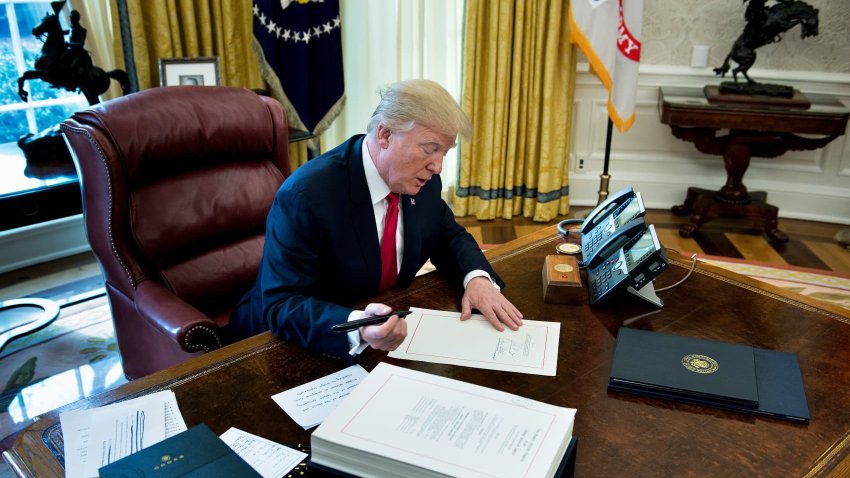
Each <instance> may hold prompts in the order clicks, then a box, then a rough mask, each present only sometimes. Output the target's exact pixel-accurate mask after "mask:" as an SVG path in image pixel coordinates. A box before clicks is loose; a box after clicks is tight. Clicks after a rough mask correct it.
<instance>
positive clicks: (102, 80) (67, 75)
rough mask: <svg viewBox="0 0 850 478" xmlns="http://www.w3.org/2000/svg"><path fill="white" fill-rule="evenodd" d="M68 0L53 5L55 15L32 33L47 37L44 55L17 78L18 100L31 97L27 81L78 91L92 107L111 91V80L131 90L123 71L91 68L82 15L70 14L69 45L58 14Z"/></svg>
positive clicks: (72, 12)
mask: <svg viewBox="0 0 850 478" xmlns="http://www.w3.org/2000/svg"><path fill="white" fill-rule="evenodd" d="M65 1H66V0H61V1H57V2H51V3H50V6H51V8H53V13H52V14H50V13H49V14H47V15H46V16H45V17H44V19H42V21H41V23H39V24H38V25H36V27H35V28H33V29H32V34H33V35H34V36H36V37H38V38H41V37H43V36H46V37H45V39H44V46H43V47H42V48H41V55H40V56H39V57H38V58H36V60H35V65H34V66H35V68H34V69H33V70H28V71H25V72H24V74H23V75H22V76H21V77H20V78H18V96H20V97H21V99H22V100H24V101H27V99H28V97H29V93H28V92H27V91H26V90H24V82H25V81H27V80H34V79H38V80H42V81H45V82H47V83H49V84H50V85H52V86H53V87H54V88H64V89H66V90H68V91H79V92H80V93H82V94H83V95H84V96H85V97H86V100H87V101H88V102H89V104H90V105H94V104H97V103H99V102H100V99H99V96H100V95H101V94H102V93H104V92H105V91H106V90H107V89H108V88H109V83H110V80H111V79H114V80H116V81H118V83H120V84H121V89H122V90H123V92H124V93H126V92H127V90H128V89H129V87H130V86H129V83H130V82H129V80H128V78H127V73H125V72H124V70H112V71H108V72H107V71H103V70H102V69H101V68H98V67H96V66H94V65H93V64H92V60H91V56H89V52H87V51H86V50H85V48H84V44H85V41H86V29H85V28H83V27H82V26H81V25H80V12H78V11H76V10H73V11H71V15H70V18H71V30H70V37H69V39H68V41H67V42H66V41H65V34H66V33H68V30H63V29H62V25H61V24H60V23H59V12H60V11H62V8H63V7H64V6H65Z"/></svg>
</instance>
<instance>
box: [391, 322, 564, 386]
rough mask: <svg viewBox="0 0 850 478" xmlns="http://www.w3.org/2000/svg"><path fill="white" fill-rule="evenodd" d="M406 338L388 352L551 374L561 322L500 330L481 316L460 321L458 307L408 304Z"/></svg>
mask: <svg viewBox="0 0 850 478" xmlns="http://www.w3.org/2000/svg"><path fill="white" fill-rule="evenodd" d="M410 310H412V311H413V313H412V314H410V315H408V316H407V317H406V318H405V320H407V337H406V338H405V339H404V342H402V344H401V345H400V346H399V347H398V348H397V349H395V350H394V351H392V352H390V353H389V356H390V357H393V358H399V359H406V360H419V361H421V362H434V363H445V364H452V365H464V366H467V367H475V368H486V369H491V370H504V371H509V372H521V373H530V374H535V375H550V376H554V375H555V371H556V368H557V365H558V340H559V338H560V334H561V324H560V323H558V322H541V321H537V320H524V321H523V322H522V324H523V325H522V327H520V328H519V330H510V329H508V328H507V327H505V330H504V331H502V332H499V331H498V330H496V329H495V328H493V325H492V324H491V323H490V322H488V321H487V319H485V318H484V316H483V315H479V314H472V317H471V318H470V319H469V320H466V321H461V320H460V312H446V311H442V310H430V309H420V308H417V307H411V308H410Z"/></svg>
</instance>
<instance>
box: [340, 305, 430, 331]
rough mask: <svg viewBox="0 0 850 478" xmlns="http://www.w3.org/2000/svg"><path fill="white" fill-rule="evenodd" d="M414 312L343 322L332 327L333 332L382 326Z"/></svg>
mask: <svg viewBox="0 0 850 478" xmlns="http://www.w3.org/2000/svg"><path fill="white" fill-rule="evenodd" d="M412 313H413V312H411V311H409V310H400V311H397V312H390V313H389V314H387V315H374V316H372V317H366V318H365V319H357V320H351V321H349V322H343V323H341V324H336V325H334V326H333V327H331V331H333V332H351V331H352V330H357V329H359V328H360V327H363V326H365V325H374V324H380V323H381V322H386V321H387V320H389V319H390V317H392V316H394V315H397V316H399V318H404V316H405V315H410V314H412Z"/></svg>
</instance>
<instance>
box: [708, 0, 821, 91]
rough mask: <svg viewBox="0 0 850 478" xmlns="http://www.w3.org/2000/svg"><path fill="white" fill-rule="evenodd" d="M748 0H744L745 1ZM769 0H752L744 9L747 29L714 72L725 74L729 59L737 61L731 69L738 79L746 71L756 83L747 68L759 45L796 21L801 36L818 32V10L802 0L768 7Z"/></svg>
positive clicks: (771, 40) (775, 38)
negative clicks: (735, 65) (739, 74)
mask: <svg viewBox="0 0 850 478" xmlns="http://www.w3.org/2000/svg"><path fill="white" fill-rule="evenodd" d="M747 1H748V0H744V2H745V3H746V2H747ZM766 1H767V0H749V2H750V3H749V5H747V10H746V12H745V13H744V18H745V20H746V22H747V23H746V24H745V25H744V31H743V32H742V33H741V35H740V36H739V37H738V39H737V40H735V43H734V44H733V45H732V50H731V51H730V52H729V54H728V55H726V59H725V60H724V61H723V65H722V66H720V67H719V68H715V69H714V73H715V74H718V75H721V76H724V77H725V76H726V73H728V72H729V60H730V59H731V60H734V61H735V63H737V64H738V66H737V67H735V68H734V69H733V70H732V77H733V78H734V80H735V83H737V82H738V73H741V74H742V75H744V78H746V79H747V82H748V83H755V82H754V81H753V80H752V79H750V77H749V75H747V70H749V69H750V67H751V66H753V63H755V61H756V49H757V48H760V47H762V46H764V45H767V44H770V43H776V42H778V41H779V40H781V39H782V34H783V33H784V32H786V31H788V30H790V29H791V28H793V27H794V26H795V25H800V37H801V38H806V37H811V36H816V35H817V34H818V10H817V9H816V8H814V7H812V6H811V5H809V4H807V3H805V2H802V1H800V0H778V3H776V4H774V5H772V6H770V7H767V8H766V6H765V3H766Z"/></svg>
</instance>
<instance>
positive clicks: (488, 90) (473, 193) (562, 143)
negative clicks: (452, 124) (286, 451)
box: [454, 0, 575, 221]
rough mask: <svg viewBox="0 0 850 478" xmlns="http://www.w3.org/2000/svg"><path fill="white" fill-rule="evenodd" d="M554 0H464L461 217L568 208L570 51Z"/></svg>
mask: <svg viewBox="0 0 850 478" xmlns="http://www.w3.org/2000/svg"><path fill="white" fill-rule="evenodd" d="M567 8H568V6H567V4H566V3H565V2H562V1H560V0H468V2H467V10H466V16H467V17H466V32H465V36H464V57H463V94H462V105H463V108H464V111H466V112H467V114H469V115H470V118H471V119H472V122H473V127H474V133H473V139H472V141H470V142H467V143H465V144H463V145H462V149H461V163H460V178H459V182H458V183H459V187H458V190H457V193H456V196H457V197H455V198H454V211H455V214H456V215H458V216H465V215H467V214H474V215H475V216H476V217H477V218H478V219H494V218H496V217H502V218H505V219H510V218H511V217H513V216H514V215H522V216H524V217H531V218H533V219H534V220H535V221H549V220H551V219H553V218H555V217H556V216H558V215H565V214H567V213H568V212H569V183H568V179H569V178H568V169H569V168H568V160H569V150H570V148H569V146H570V144H569V141H570V127H571V119H572V102H573V94H574V90H575V74H574V72H575V54H574V49H573V47H572V46H571V45H570V43H569V30H568V22H567Z"/></svg>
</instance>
